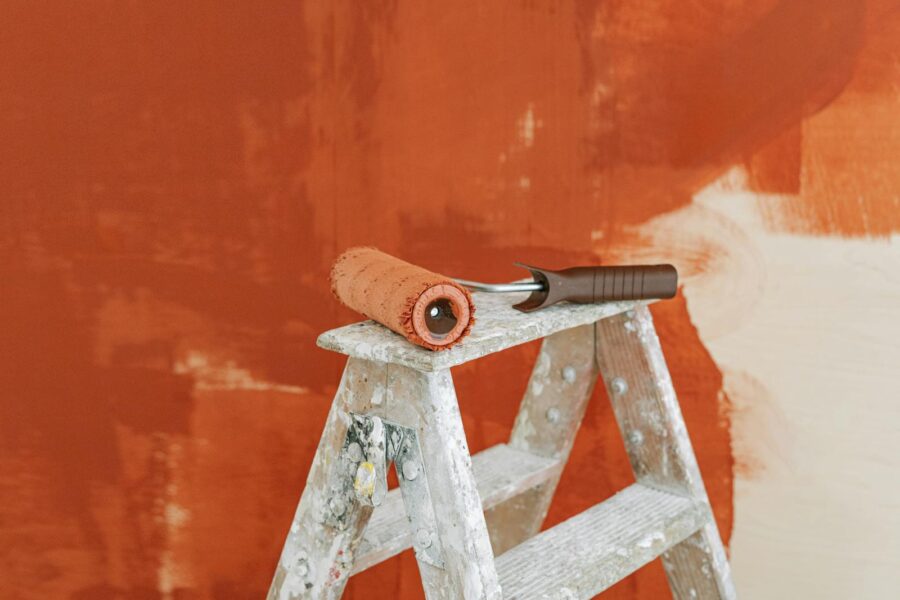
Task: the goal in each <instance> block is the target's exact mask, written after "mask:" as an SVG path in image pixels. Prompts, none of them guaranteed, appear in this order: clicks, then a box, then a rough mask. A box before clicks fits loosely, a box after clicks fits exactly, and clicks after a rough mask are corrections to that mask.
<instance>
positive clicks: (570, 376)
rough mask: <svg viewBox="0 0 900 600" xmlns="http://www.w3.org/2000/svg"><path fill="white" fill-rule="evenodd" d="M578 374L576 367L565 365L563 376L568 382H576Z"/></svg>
mask: <svg viewBox="0 0 900 600" xmlns="http://www.w3.org/2000/svg"><path fill="white" fill-rule="evenodd" d="M577 376H578V373H577V372H576V371H575V367H573V366H571V365H569V366H567V367H563V370H562V378H563V381H565V382H566V383H575V378H576V377H577Z"/></svg>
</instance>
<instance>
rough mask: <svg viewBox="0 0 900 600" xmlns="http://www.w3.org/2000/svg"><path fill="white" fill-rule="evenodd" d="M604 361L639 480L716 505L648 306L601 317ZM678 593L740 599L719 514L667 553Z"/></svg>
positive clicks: (600, 352)
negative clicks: (726, 550)
mask: <svg viewBox="0 0 900 600" xmlns="http://www.w3.org/2000/svg"><path fill="white" fill-rule="evenodd" d="M596 328H597V344H596V348H597V362H598V365H599V368H600V373H601V374H602V376H603V380H604V383H605V384H606V386H607V390H608V391H609V397H610V400H611V402H612V406H613V411H614V412H615V415H616V420H617V421H618V424H619V429H620V430H621V432H622V438H623V440H624V441H625V446H626V449H627V451H628V456H629V459H630V461H631V467H632V469H633V470H634V474H635V477H636V478H637V480H638V482H639V483H642V484H645V485H647V486H651V487H656V488H660V489H664V490H668V491H671V492H674V493H677V494H681V495H684V496H690V497H692V498H694V499H697V500H701V501H703V502H706V503H707V504H708V503H709V499H708V498H707V495H706V489H705V488H704V486H703V479H702V478H701V476H700V469H699V468H698V466H697V460H696V457H695V456H694V451H693V449H692V447H691V442H690V439H689V438H688V434H687V429H686V427H685V425H684V419H683V417H682V415H681V409H680V407H679V406H678V399H677V398H676V396H675V389H674V388H673V386H672V379H671V377H670V375H669V371H668V368H667V367H666V362H665V358H664V357H663V354H662V349H661V348H660V345H659V339H658V338H657V336H656V330H655V329H654V327H653V318H652V316H651V315H650V311H649V309H647V307H645V306H644V307H640V308H637V309H635V310H634V311H633V312H632V311H629V312H628V313H626V314H621V315H616V316H614V317H609V318H607V319H604V320H602V321H599V322H597V324H596ZM663 566H664V567H665V569H666V575H667V577H668V579H669V585H670V587H671V588H672V593H673V595H674V597H675V598H686V599H687V598H721V599H732V598H735V597H736V595H735V590H734V584H733V583H732V580H731V572H730V568H729V566H728V561H727V559H726V556H725V549H724V547H723V546H722V540H721V538H720V537H719V531H718V528H717V527H716V522H715V519H710V520H709V522H708V524H707V525H706V526H704V528H703V529H701V530H700V531H698V532H697V533H696V534H694V535H693V536H691V537H689V538H687V539H686V540H684V541H683V542H681V543H680V544H678V545H676V546H675V547H673V548H672V549H671V550H669V551H668V552H666V553H665V554H664V555H663Z"/></svg>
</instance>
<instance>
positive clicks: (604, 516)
mask: <svg viewBox="0 0 900 600" xmlns="http://www.w3.org/2000/svg"><path fill="white" fill-rule="evenodd" d="M708 520H709V509H708V507H707V506H706V505H705V504H704V503H702V502H696V501H694V500H691V499H690V498H686V497H684V496H678V495H676V494H671V493H668V492H663V491H660V490H655V489H653V488H649V487H645V486H642V485H640V484H635V485H632V486H630V487H628V488H626V489H624V490H622V491H621V492H619V493H618V494H616V495H615V496H613V497H612V498H610V499H608V500H606V501H605V502H601V503H600V504H598V505H596V506H594V507H592V508H589V509H588V510H586V511H585V512H583V513H580V514H578V515H576V516H574V517H572V518H571V519H569V520H568V521H565V522H563V523H560V524H559V525H557V526H556V527H553V528H551V529H548V530H547V531H544V532H542V533H540V534H538V535H537V536H536V537H533V538H531V539H530V540H528V541H527V542H525V543H523V544H521V545H519V546H516V547H515V548H513V549H512V550H510V551H509V552H506V553H504V554H502V555H500V556H499V557H498V558H497V561H496V563H497V572H498V574H499V576H500V582H501V585H502V587H503V598H504V600H526V599H532V598H533V599H535V600H537V599H541V600H544V599H566V600H571V599H575V598H590V597H592V596H593V595H594V594H597V593H599V592H601V591H603V590H605V589H607V588H609V587H610V586H612V585H613V584H614V583H616V582H617V581H619V580H621V579H622V578H623V577H625V576H627V575H628V574H629V573H632V572H634V571H635V570H637V569H638V568H640V567H642V566H643V565H645V564H647V563H648V562H650V561H651V560H653V559H654V558H656V557H657V556H659V555H660V554H661V553H663V552H664V551H666V550H667V549H669V548H671V547H672V546H673V545H675V544H677V543H679V542H681V541H682V540H684V539H685V538H687V537H688V536H690V535H691V534H692V533H694V532H695V531H697V530H698V529H699V528H701V527H702V526H703V524H704V523H706V522H707V521H708ZM697 598H705V596H702V595H701V596H697Z"/></svg>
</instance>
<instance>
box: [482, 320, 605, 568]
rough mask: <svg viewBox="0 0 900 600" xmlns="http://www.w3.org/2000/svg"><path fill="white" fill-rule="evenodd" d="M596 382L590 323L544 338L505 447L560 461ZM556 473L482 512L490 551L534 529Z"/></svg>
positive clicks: (522, 538) (501, 549) (566, 455)
mask: <svg viewBox="0 0 900 600" xmlns="http://www.w3.org/2000/svg"><path fill="white" fill-rule="evenodd" d="M596 380H597V369H596V366H595V359H594V325H593V324H588V325H580V326H578V327H574V328H572V329H567V330H564V331H559V332H557V333H554V334H552V335H550V336H548V337H546V338H544V342H543V344H542V345H541V350H540V352H539V353H538V357H537V360H536V361H535V364H534V368H533V369H532V372H531V378H530V379H529V381H528V387H527V388H526V391H525V396H524V398H523V399H522V405H521V407H520V408H519V413H518V415H517V417H516V422H515V425H514V426H513V431H512V435H511V436H510V441H509V445H510V447H512V448H517V449H519V450H522V451H524V452H527V453H529V454H531V455H537V456H544V457H547V458H552V459H556V460H558V461H560V464H561V465H565V464H566V461H567V460H568V458H569V452H570V451H571V450H572V444H573V443H574V442H575V434H576V433H578V428H579V427H580V426H581V420H582V417H584V411H585V408H586V407H587V403H588V400H589V399H590V397H591V392H592V391H593V389H594V383H595V382H596ZM561 472H562V469H559V470H557V471H556V473H555V476H554V477H552V478H550V479H548V480H547V481H546V482H545V483H544V484H543V485H542V486H540V488H538V489H535V490H533V491H531V492H529V493H528V494H526V495H522V496H518V497H516V498H512V499H511V500H510V501H509V502H505V503H503V504H500V505H498V506H496V507H495V508H494V509H492V510H490V511H488V513H487V518H488V527H489V529H490V532H491V543H492V544H493V547H494V552H495V553H497V554H501V553H503V552H505V551H506V550H508V549H509V548H512V547H513V546H515V545H517V544H520V543H522V542H523V541H525V540H527V539H528V538H530V537H532V536H533V535H535V534H536V533H537V532H538V531H540V529H541V524H542V523H543V521H544V518H545V517H546V516H547V509H548V508H549V507H550V502H551V500H552V499H553V494H554V492H555V491H556V486H557V484H558V483H559V477H560V474H561Z"/></svg>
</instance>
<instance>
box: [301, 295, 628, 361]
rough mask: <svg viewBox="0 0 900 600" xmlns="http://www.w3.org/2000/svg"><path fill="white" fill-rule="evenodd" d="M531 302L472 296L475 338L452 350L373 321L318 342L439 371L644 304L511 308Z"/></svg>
mask: <svg viewBox="0 0 900 600" xmlns="http://www.w3.org/2000/svg"><path fill="white" fill-rule="evenodd" d="M526 297H527V294H524V293H513V294H487V293H476V294H473V298H474V301H475V325H474V327H473V328H472V332H471V334H470V335H469V336H468V337H467V338H466V339H465V340H463V341H462V342H460V343H459V344H458V345H457V346H455V347H453V348H451V349H450V350H442V351H438V352H434V351H431V350H426V349H425V348H420V347H419V346H416V345H414V344H412V343H410V342H408V341H407V340H406V339H405V338H404V337H402V336H400V335H398V334H396V333H394V332H393V331H391V330H390V329H388V328H387V327H384V326H382V325H379V324H378V323H375V322H374V321H362V322H359V323H354V324H352V325H347V326H344V327H340V328H338V329H332V330H331V331H326V332H325V333H323V334H322V335H320V336H319V339H318V340H317V342H316V343H317V344H318V345H319V346H321V347H322V348H326V349H328V350H334V351H335V352H341V353H343V354H347V355H350V356H355V357H358V358H365V359H369V360H377V361H382V362H387V363H394V364H398V365H404V366H407V367H411V368H413V369H418V370H420V371H438V370H442V369H448V368H450V367H454V366H456V365H461V364H463V363H465V362H468V361H470V360H475V359H476V358H480V357H482V356H485V355H487V354H491V353H493V352H499V351H500V350H504V349H506V348H511V347H512V346H517V345H519V344H524V343H526V342H530V341H532V340H536V339H539V338H542V337H545V336H548V335H551V334H553V333H556V332H557V331H563V330H565V329H570V328H572V327H577V326H579V325H586V324H589V323H593V322H594V321H597V320H598V319H602V318H604V317H608V316H610V315H615V314H619V313H622V312H625V311H626V310H629V309H631V308H634V307H635V306H639V305H642V304H644V303H642V302H607V303H603V304H570V303H568V302H563V303H560V304H557V305H555V306H550V307H547V308H544V309H541V310H539V311H535V312H532V313H522V312H519V311H517V310H515V309H514V308H513V307H512V305H513V304H514V303H516V302H519V301H521V300H523V299H525V298H526Z"/></svg>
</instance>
